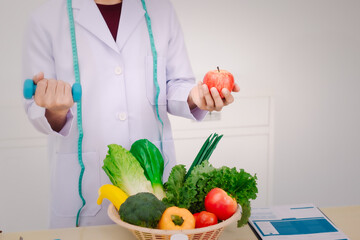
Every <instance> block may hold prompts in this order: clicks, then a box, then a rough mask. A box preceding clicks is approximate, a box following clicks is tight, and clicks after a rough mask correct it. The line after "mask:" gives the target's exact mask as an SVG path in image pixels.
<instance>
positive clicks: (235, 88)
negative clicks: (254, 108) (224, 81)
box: [232, 83, 240, 92]
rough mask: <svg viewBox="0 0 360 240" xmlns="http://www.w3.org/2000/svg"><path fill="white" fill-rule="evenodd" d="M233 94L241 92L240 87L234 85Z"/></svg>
mask: <svg viewBox="0 0 360 240" xmlns="http://www.w3.org/2000/svg"><path fill="white" fill-rule="evenodd" d="M232 91H233V92H240V86H239V85H237V84H236V83H234V87H233V89H232Z"/></svg>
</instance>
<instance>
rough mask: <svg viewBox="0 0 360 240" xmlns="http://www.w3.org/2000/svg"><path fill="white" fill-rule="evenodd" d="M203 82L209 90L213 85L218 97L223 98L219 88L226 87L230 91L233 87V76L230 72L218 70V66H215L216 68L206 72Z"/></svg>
mask: <svg viewBox="0 0 360 240" xmlns="http://www.w3.org/2000/svg"><path fill="white" fill-rule="evenodd" d="M204 83H205V84H206V85H207V86H208V88H209V90H210V89H211V88H212V87H215V88H216V89H217V90H218V92H219V93H220V97H221V98H224V96H223V94H222V92H221V90H222V89H223V88H227V89H228V90H229V91H230V92H231V91H232V89H233V87H234V76H233V75H232V74H231V73H230V72H228V71H226V70H220V69H219V67H217V69H216V70H212V71H209V72H207V73H206V75H205V77H204Z"/></svg>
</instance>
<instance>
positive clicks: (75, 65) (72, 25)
mask: <svg viewBox="0 0 360 240" xmlns="http://www.w3.org/2000/svg"><path fill="white" fill-rule="evenodd" d="M141 2H142V5H143V9H144V10H145V20H146V25H147V28H148V32H149V38H150V45H151V53H152V56H153V81H154V85H155V88H156V94H155V112H156V116H157V118H158V120H159V122H160V124H161V128H160V150H161V152H162V153H163V155H164V158H165V153H164V151H163V144H162V143H163V131H164V123H163V121H162V119H161V116H160V113H159V104H158V102H159V94H160V86H159V83H158V80H157V60H158V58H157V52H156V48H155V40H154V35H153V32H152V28H151V20H150V17H149V14H148V11H147V7H146V4H145V0H141ZM67 11H68V17H69V25H70V35H71V47H72V55H73V68H74V75H75V82H76V83H78V84H80V71H79V60H78V54H77V46H76V36H75V23H74V16H73V9H72V0H67ZM77 126H78V131H79V139H78V161H79V165H80V168H81V169H80V176H79V181H78V192H79V196H80V198H81V201H82V206H81V207H80V209H79V210H78V212H77V215H76V227H78V226H79V221H80V213H81V210H82V209H83V207H84V206H85V204H86V201H85V198H84V196H83V194H82V180H83V176H84V171H85V165H84V162H83V159H82V140H83V136H84V134H83V127H82V109H81V100H79V102H78V103H77ZM167 164H168V161H167V162H166V164H165V166H164V167H166V165H167Z"/></svg>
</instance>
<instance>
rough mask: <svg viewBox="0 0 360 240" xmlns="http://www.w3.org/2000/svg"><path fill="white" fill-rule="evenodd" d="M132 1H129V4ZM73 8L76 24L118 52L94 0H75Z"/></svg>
mask: <svg viewBox="0 0 360 240" xmlns="http://www.w3.org/2000/svg"><path fill="white" fill-rule="evenodd" d="M132 1H133V0H130V2H132ZM73 8H74V20H75V22H76V23H78V24H80V25H81V26H83V27H84V28H85V29H87V30H88V31H89V32H91V33H92V34H94V35H95V36H96V37H97V38H99V39H100V40H101V41H103V42H104V43H105V44H106V45H108V46H109V47H110V48H112V49H113V50H114V51H116V52H118V53H119V52H120V51H119V48H118V46H117V44H116V43H115V41H114V38H113V37H112V35H111V33H110V30H109V28H108V26H107V24H106V22H105V20H104V18H103V16H102V15H101V13H100V11H99V9H98V7H97V6H96V3H95V1H94V0H75V1H74V2H73ZM76 10H78V12H76Z"/></svg>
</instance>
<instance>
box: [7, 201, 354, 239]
mask: <svg viewBox="0 0 360 240" xmlns="http://www.w3.org/2000/svg"><path fill="white" fill-rule="evenodd" d="M321 210H322V211H323V212H324V213H325V215H327V216H328V217H329V218H330V220H331V221H332V222H333V223H334V224H335V225H336V226H337V227H338V228H340V229H341V230H342V231H343V232H344V233H345V234H346V235H347V236H348V237H349V238H350V239H352V240H360V205H359V206H346V207H332V208H323V209H321ZM20 236H22V237H23V239H24V240H54V239H61V240H100V239H101V240H136V238H135V237H134V236H133V235H132V233H131V232H130V231H128V230H127V229H125V228H122V227H120V226H118V225H106V226H96V227H80V228H66V229H52V230H44V231H34V232H16V233H2V235H0V240H19V237H20ZM220 239H221V240H257V238H256V237H255V235H254V234H253V232H252V231H251V229H250V227H249V226H244V227H242V228H236V223H234V224H233V225H230V226H228V227H226V228H225V230H224V232H223V233H222V235H221V237H220Z"/></svg>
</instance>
